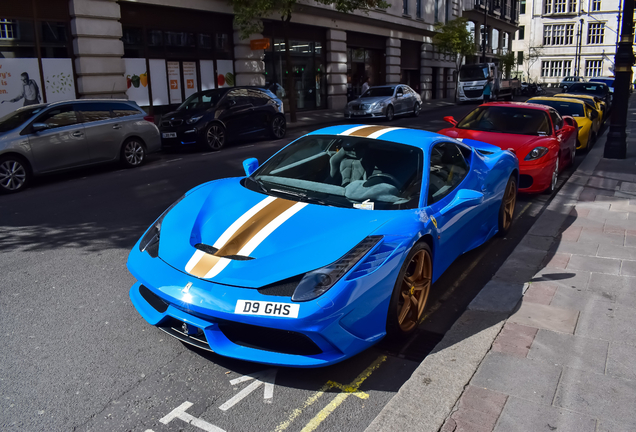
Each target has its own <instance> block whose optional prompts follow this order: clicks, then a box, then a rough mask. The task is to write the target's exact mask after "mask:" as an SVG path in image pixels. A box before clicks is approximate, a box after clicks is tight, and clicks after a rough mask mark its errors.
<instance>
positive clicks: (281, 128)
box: [269, 114, 287, 139]
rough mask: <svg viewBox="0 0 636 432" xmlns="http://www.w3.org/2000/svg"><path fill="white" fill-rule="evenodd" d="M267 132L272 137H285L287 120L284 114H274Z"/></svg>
mask: <svg viewBox="0 0 636 432" xmlns="http://www.w3.org/2000/svg"><path fill="white" fill-rule="evenodd" d="M269 133H270V135H271V136H272V138H274V139H281V138H285V134H286V133H287V121H286V120H285V116H284V115H280V114H279V115H276V116H274V118H273V119H272V122H271V123H270V125H269Z"/></svg>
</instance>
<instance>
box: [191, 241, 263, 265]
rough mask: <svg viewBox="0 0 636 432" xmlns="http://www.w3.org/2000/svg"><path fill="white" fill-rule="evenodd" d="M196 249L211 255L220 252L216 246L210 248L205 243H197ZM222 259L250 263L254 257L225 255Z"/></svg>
mask: <svg viewBox="0 0 636 432" xmlns="http://www.w3.org/2000/svg"><path fill="white" fill-rule="evenodd" d="M194 247H195V248H197V249H199V250H200V251H203V252H205V253H207V254H210V255H216V253H217V252H218V251H219V250H218V249H217V248H215V247H214V246H210V245H207V244H204V243H197V244H195V245H194ZM217 256H218V255H217ZM221 258H227V259H231V260H236V261H249V260H253V259H254V257H250V256H243V255H225V256H223V257H221Z"/></svg>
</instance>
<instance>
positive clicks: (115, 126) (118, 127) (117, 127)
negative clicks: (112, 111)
mask: <svg viewBox="0 0 636 432" xmlns="http://www.w3.org/2000/svg"><path fill="white" fill-rule="evenodd" d="M113 129H121V126H120V125H118V124H116V125H114V126H113Z"/></svg>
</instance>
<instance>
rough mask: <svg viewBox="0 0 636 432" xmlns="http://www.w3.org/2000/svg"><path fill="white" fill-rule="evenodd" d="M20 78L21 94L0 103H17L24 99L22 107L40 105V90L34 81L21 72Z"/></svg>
mask: <svg viewBox="0 0 636 432" xmlns="http://www.w3.org/2000/svg"><path fill="white" fill-rule="evenodd" d="M20 78H21V79H22V93H20V94H19V95H18V96H16V97H14V98H13V99H10V100H8V101H6V100H3V101H2V102H0V103H5V102H17V101H19V100H20V99H22V98H24V106H28V105H35V104H38V103H40V99H41V97H40V89H39V88H38V85H37V83H36V82H35V80H33V79H29V74H28V73H26V72H22V75H20Z"/></svg>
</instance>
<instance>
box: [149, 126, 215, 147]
mask: <svg viewBox="0 0 636 432" xmlns="http://www.w3.org/2000/svg"><path fill="white" fill-rule="evenodd" d="M204 131H205V128H204V127H203V126H199V125H198V124H193V125H189V124H185V123H184V124H183V125H182V126H178V127H163V126H162V127H161V128H159V133H160V136H161V146H162V147H163V148H166V147H182V146H184V145H191V144H197V143H199V142H200V140H201V138H202V137H203V135H204ZM166 133H170V134H175V135H176V136H175V137H173V138H164V134H166Z"/></svg>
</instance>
